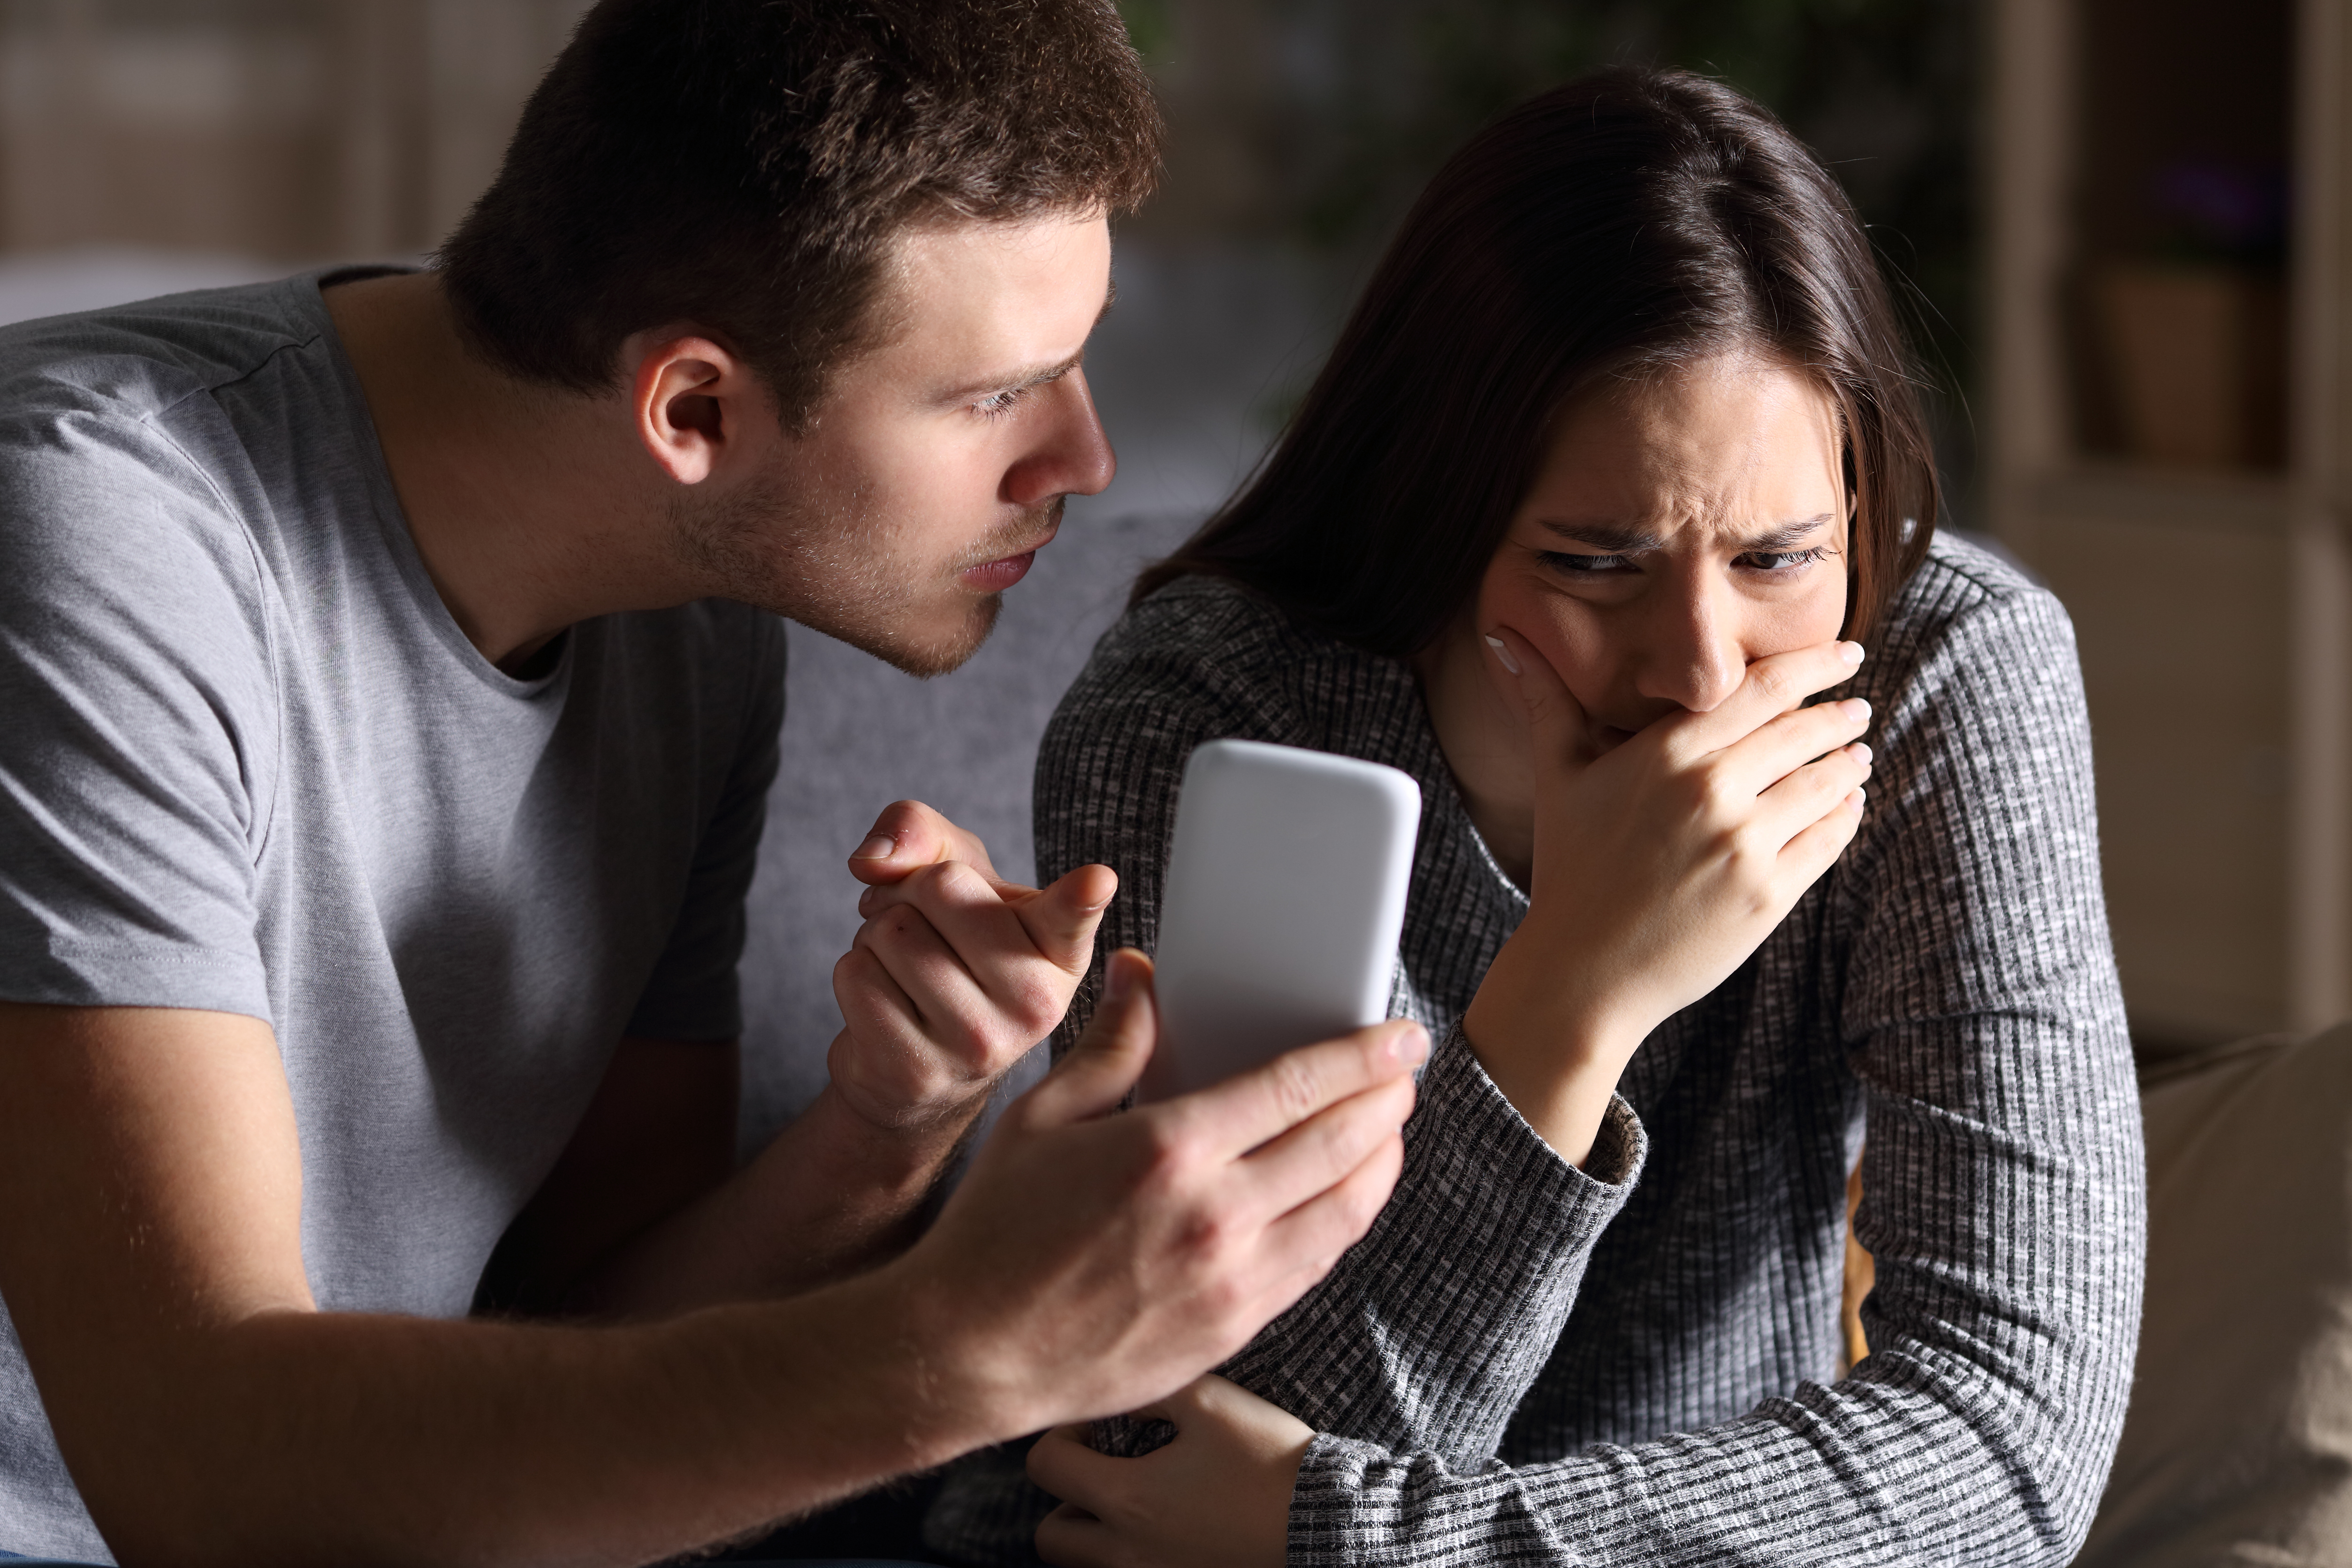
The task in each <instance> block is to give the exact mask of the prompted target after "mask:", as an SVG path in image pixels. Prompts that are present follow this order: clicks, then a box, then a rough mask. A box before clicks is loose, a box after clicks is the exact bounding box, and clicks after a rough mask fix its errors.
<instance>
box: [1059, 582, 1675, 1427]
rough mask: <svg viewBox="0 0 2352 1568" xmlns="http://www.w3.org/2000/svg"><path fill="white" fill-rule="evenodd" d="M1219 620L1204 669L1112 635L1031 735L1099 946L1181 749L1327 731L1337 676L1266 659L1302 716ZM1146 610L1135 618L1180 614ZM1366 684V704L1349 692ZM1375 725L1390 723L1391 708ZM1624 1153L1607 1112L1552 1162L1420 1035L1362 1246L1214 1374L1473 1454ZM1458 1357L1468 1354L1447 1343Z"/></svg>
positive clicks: (1251, 638) (1145, 928)
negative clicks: (1575, 1155) (1109, 871)
mask: <svg viewBox="0 0 2352 1568" xmlns="http://www.w3.org/2000/svg"><path fill="white" fill-rule="evenodd" d="M1240 608H1241V606H1239V605H1235V604H1234V603H1233V602H1231V601H1227V602H1224V603H1222V604H1214V603H1213V605H1211V606H1210V607H1208V609H1207V610H1206V613H1207V614H1209V615H1211V616H1217V615H1226V616H1233V618H1234V621H1235V623H1236V626H1235V633H1236V635H1235V637H1234V638H1233V639H1231V640H1230V641H1226V642H1223V647H1228V648H1230V650H1231V651H1232V653H1233V655H1234V658H1233V662H1232V664H1231V665H1230V666H1229V665H1228V664H1227V663H1226V662H1225V661H1224V660H1223V659H1221V658H1218V657H1216V651H1215V650H1216V649H1217V648H1218V647H1220V639H1216V638H1197V637H1196V638H1195V639H1193V640H1191V641H1188V642H1187V643H1185V644H1184V645H1183V650H1182V651H1181V652H1175V651H1162V652H1153V651H1144V650H1147V649H1149V648H1150V646H1151V645H1150V638H1149V637H1148V636H1131V637H1127V638H1120V639H1118V643H1117V644H1115V645H1114V646H1112V647H1108V648H1107V649H1106V654H1107V656H1108V657H1098V658H1097V659H1096V660H1095V661H1094V663H1093V664H1091V665H1090V666H1089V667H1088V669H1087V674H1086V675H1085V676H1084V677H1082V678H1081V679H1080V680H1079V682H1078V684H1077V685H1076V687H1074V688H1073V689H1071V692H1070V694H1069V696H1068V698H1067V699H1066V700H1065V701H1064V703H1063V705H1062V708H1061V710H1060V712H1059V713H1058V714H1057V715H1056V717H1055V721H1054V723H1053V724H1052V725H1051V726H1050V727H1049V728H1048V730H1047V732H1046V736H1045V743H1044V745H1043V747H1042V748H1041V750H1040V752H1039V753H1038V763H1037V781H1036V791H1035V796H1034V799H1035V802H1036V805H1035V826H1036V841H1037V861H1038V871H1039V875H1040V877H1041V878H1045V879H1050V878H1054V877H1058V876H1060V875H1062V874H1063V872H1065V871H1066V870H1068V869H1069V868H1072V867H1074V866H1077V865H1081V864H1084V863H1086V862H1087V861H1088V860H1100V861H1102V862H1103V863H1105V864H1108V865H1109V866H1110V867H1111V868H1113V869H1114V870H1116V871H1117V872H1118V875H1119V895H1118V898H1117V899H1116V900H1114V901H1113V904H1112V907H1111V909H1110V910H1108V912H1107V913H1106V915H1105V918H1104V922H1103V927H1102V934H1101V936H1100V937H1099V938H1098V939H1097V941H1098V952H1108V951H1109V950H1111V949H1112V948H1115V947H1119V946H1135V947H1140V948H1142V949H1144V950H1145V951H1146V952H1150V951H1152V950H1153V949H1154V947H1155V946H1156V943H1157V940H1158V935H1159V931H1158V919H1159V910H1160V889H1161V885H1162V881H1163V879H1164V876H1165V872H1166V856H1167V846H1168V845H1169V844H1170V843H1171V840H1172V838H1173V835H1174V825H1175V813H1176V808H1177V805H1178V795H1179V793H1180V792H1179V784H1180V783H1181V778H1182V774H1183V768H1184V763H1185V762H1186V760H1187V759H1188V758H1190V756H1191V755H1192V749H1193V748H1194V747H1195V746H1197V745H1199V744H1200V743H1201V742H1202V741H1206V740H1211V739H1217V738H1227V737H1238V738H1242V739H1249V740H1265V741H1274V742H1280V743H1285V744H1292V745H1298V744H1313V743H1316V742H1324V743H1326V744H1328V743H1331V742H1336V741H1338V740H1339V738H1340V735H1339V732H1337V731H1330V730H1325V729H1322V728H1320V727H1319V726H1318V722H1317V721H1318V719H1324V720H1328V718H1329V716H1330V713H1331V710H1333V709H1334V708H1338V707H1344V706H1347V704H1345V703H1342V702H1340V701H1339V700H1338V696H1339V683H1338V682H1335V681H1333V680H1329V679H1325V678H1324V676H1325V672H1324V671H1322V670H1319V669H1318V668H1314V665H1313V661H1311V660H1295V661H1282V662H1284V663H1286V668H1287V669H1288V670H1289V672H1290V673H1293V674H1295V675H1297V676H1298V677H1299V678H1300V679H1301V681H1302V683H1303V684H1304V686H1305V687H1306V688H1307V689H1308V690H1309V691H1311V692H1312V693H1313V694H1314V697H1315V698H1316V699H1317V700H1316V701H1315V702H1314V704H1313V706H1312V709H1311V710H1309V709H1308V707H1307V705H1306V704H1302V703H1300V702H1299V701H1297V700H1296V698H1295V696H1294V693H1293V692H1292V691H1291V690H1289V689H1286V688H1285V687H1284V686H1282V685H1278V684H1270V683H1268V682H1266V681H1265V680H1264V679H1262V678H1260V677H1259V675H1258V672H1259V670H1260V669H1261V668H1262V667H1263V665H1264V664H1265V663H1266V662H1269V661H1267V660H1266V659H1265V657H1264V656H1265V647H1264V640H1263V639H1264V637H1265V623H1264V617H1263V616H1262V615H1259V616H1252V615H1249V614H1246V613H1243V614H1235V611H1236V610H1238V609H1240ZM1152 610H1153V612H1155V613H1154V614H1152V615H1150V617H1149V618H1147V619H1146V620H1145V621H1144V622H1142V623H1140V624H1141V626H1147V627H1148V626H1150V625H1151V624H1152V621H1153V620H1158V619H1164V618H1170V617H1172V616H1175V615H1179V614H1181V611H1179V610H1177V609H1175V608H1174V607H1173V606H1169V605H1156V606H1153V607H1152ZM1253 634H1255V635H1253ZM1115 637H1116V634H1115ZM1204 645H1205V646H1204ZM1342 662H1343V663H1349V664H1353V663H1360V660H1346V661H1342ZM1358 685H1359V689H1358V691H1357V692H1356V695H1355V705H1357V706H1370V707H1371V708H1373V709H1375V710H1383V711H1380V712H1379V717H1381V719H1384V720H1387V721H1390V723H1389V725H1388V726H1387V727H1388V728H1394V727H1395V724H1396V723H1397V722H1398V721H1400V719H1401V717H1412V716H1400V715H1398V714H1396V713H1394V712H1392V711H1385V710H1387V709H1391V708H1393V707H1394V706H1396V705H1398V704H1409V705H1412V707H1413V708H1414V709H1415V710H1416V714H1417V705H1418V701H1419V699H1418V696H1417V694H1416V693H1415V691H1414V689H1412V686H1411V684H1410V683H1409V682H1404V683H1401V684H1395V685H1387V686H1384V685H1383V683H1378V682H1370V683H1358ZM1367 685H1369V686H1370V687H1371V688H1372V689H1373V691H1375V692H1377V693H1378V694H1377V695H1372V694H1370V693H1368V692H1366V691H1364V690H1363V689H1361V688H1362V687H1363V686H1367ZM1413 721H1415V722H1417V721H1418V720H1417V718H1414V719H1413ZM1341 729H1342V730H1345V731H1358V732H1360V726H1359V725H1354V724H1349V725H1344V726H1342V727H1341ZM1427 869H1428V868H1426V867H1424V868H1423V872H1424V874H1426V871H1427ZM1099 972H1100V966H1099V963H1097V967H1096V969H1095V971H1094V972H1093V973H1089V974H1088V976H1087V982H1086V985H1085V989H1084V993H1083V994H1082V995H1081V997H1080V998H1079V1000H1078V1002H1077V1003H1076V1005H1073V1006H1072V1007H1071V1009H1070V1013H1069V1016H1068V1017H1067V1018H1066V1020H1065V1022H1064V1024H1063V1029H1062V1034H1061V1035H1060V1036H1059V1037H1057V1038H1056V1041H1055V1047H1056V1049H1057V1051H1058V1050H1060V1049H1063V1048H1066V1047H1067V1045H1068V1043H1069V1041H1070V1040H1072V1039H1074V1038H1075V1037H1076V1031H1077V1030H1079V1029H1081V1028H1083V1027H1084V1026H1085V1022H1086V1020H1087V1018H1088V1017H1089V1016H1092V1013H1093V1009H1094V1002H1095V997H1096V994H1097V992H1096V985H1097V980H1098V977H1099ZM1643 1148H1644V1144H1643V1137H1642V1131H1641V1123H1640V1121H1639V1120H1638V1118H1636V1117H1635V1116H1634V1114H1633V1110H1632V1108H1631V1107H1629V1106H1627V1105H1626V1104H1625V1102H1624V1101H1623V1100H1615V1101H1613V1102H1612V1105H1611V1107H1610V1110H1609V1113H1608V1115H1607V1118H1606V1119H1605V1120H1604V1121H1603V1123H1602V1125H1601V1131H1600V1134H1599V1136H1598V1138H1597V1140H1596V1142H1595V1143H1594V1145H1593V1149H1592V1152H1591V1155H1590V1156H1589V1157H1588V1159H1587V1161H1586V1163H1585V1167H1584V1168H1583V1169H1581V1170H1580V1169H1578V1168H1577V1167H1575V1166H1572V1165H1570V1164H1569V1163H1567V1162H1566V1161H1564V1160H1562V1159H1561V1158H1560V1157H1559V1155H1558V1154H1557V1153H1555V1152H1553V1150H1552V1149H1551V1147H1550V1146H1549V1144H1547V1143H1545V1142H1543V1140H1542V1139H1541V1138H1540V1137H1538V1135H1537V1133H1536V1132H1535V1131H1534V1130H1533V1129H1532V1128H1530V1127H1529V1126H1528V1124H1527V1122H1526V1121H1525V1120H1523V1119H1522V1118H1521V1117H1520V1115H1519V1113H1518V1112H1517V1110H1514V1109H1513V1108H1512V1106H1511V1103H1510V1101H1509V1100H1507V1099H1505V1098H1504V1097H1503V1095H1502V1093H1501V1091H1500V1090H1498V1089H1496V1087H1495V1085H1494V1082H1493V1080H1492V1079H1489V1078H1487V1076H1486V1070H1485V1068H1482V1067H1480V1066H1479V1064H1478V1060H1477V1058H1476V1057H1475V1055H1473V1054H1472V1052H1471V1050H1470V1048H1469V1046H1468V1044H1467V1043H1466V1042H1465V1040H1464V1039H1463V1037H1462V1035H1461V1031H1460V1028H1459V1026H1453V1027H1451V1028H1450V1029H1442V1030H1441V1031H1440V1036H1439V1041H1438V1043H1437V1048H1436V1049H1435V1050H1434V1051H1433V1053H1432V1056H1431V1059H1430V1063H1429V1066H1428V1068H1426V1069H1425V1070H1424V1071H1423V1076H1422V1080H1421V1084H1420V1097H1419V1101H1418V1103H1417V1105H1416V1107H1415V1109H1414V1113H1413V1117H1412V1121H1411V1122H1409V1123H1408V1125H1407V1127H1406V1130H1405V1162H1404V1168H1403V1171H1402V1174H1401V1175H1400V1177H1399V1179H1398V1182H1397V1186H1396V1195H1395V1196H1394V1197H1393V1198H1392V1199H1391V1201H1390V1204H1389V1205H1388V1207H1387V1208H1386V1209H1385V1210H1383V1211H1382V1213H1381V1216H1380V1218H1379V1219H1378V1220H1377V1221H1376V1222H1375V1224H1374V1226H1373V1229H1372V1232H1371V1234H1370V1235H1369V1236H1368V1237H1366V1238H1365V1239H1364V1240H1363V1241H1362V1242H1360V1243H1359V1244H1358V1245H1357V1246H1356V1247H1354V1248H1352V1249H1350V1250H1349V1253H1348V1254H1347V1255H1346V1256H1345V1257H1343V1258H1341V1260H1340V1261H1339V1265H1338V1266H1337V1267H1336V1268H1334V1269H1333V1271H1332V1273H1331V1274H1330V1275H1329V1276H1328V1277H1327V1278H1326V1279H1324V1280H1323V1281H1322V1282H1321V1283H1319V1284H1318V1286H1317V1287H1316V1288H1315V1289H1313V1290H1312V1291H1310V1292H1309V1293H1308V1295H1307V1297H1306V1298H1305V1299H1304V1300H1301V1301H1300V1302H1299V1303H1298V1304H1297V1306H1295V1307H1294V1308H1293V1309H1292V1310H1290V1311H1289V1312H1287V1313H1286V1314H1285V1315H1284V1316H1283V1317H1281V1318H1279V1319H1277V1320H1276V1321H1275V1322H1274V1323H1272V1324H1271V1325H1269V1326H1268V1327H1267V1328H1266V1329H1265V1331H1263V1332H1262V1333H1261V1334H1260V1335H1259V1336H1258V1338H1257V1339H1256V1340H1255V1341H1254V1342H1252V1343H1251V1345H1250V1346H1249V1347H1248V1348H1247V1349H1245V1350H1244V1352H1242V1353H1241V1354H1240V1355H1239V1356H1237V1357H1236V1358H1234V1361H1233V1362H1232V1363H1229V1364H1227V1365H1226V1366H1224V1367H1223V1368H1221V1369H1220V1370H1221V1371H1222V1372H1223V1373H1224V1375H1226V1376H1228V1377H1230V1378H1232V1379H1233V1380H1234V1382H1236V1383H1238V1384H1241V1385H1242V1386H1243V1387H1244V1388H1247V1389H1249V1390H1250V1391H1251V1392H1253V1393H1255V1394H1259V1395H1261V1396H1262V1397H1264V1398H1266V1399H1269V1400H1271V1401H1273V1402H1274V1403H1275V1404H1276V1405H1281V1406H1282V1407H1283V1408H1284V1409H1286V1410H1288V1411H1289V1412H1291V1413H1292V1414H1293V1415H1297V1416H1298V1417H1299V1418H1300V1419H1301V1420H1303V1421H1306V1422H1307V1423H1309V1424H1310V1425H1312V1426H1317V1427H1318V1428H1319V1429H1323V1430H1329V1431H1339V1432H1348V1433H1350V1434H1353V1435H1356V1436H1368V1437H1375V1438H1377V1439H1379V1440H1381V1441H1384V1442H1391V1443H1395V1444H1400V1445H1411V1446H1413V1447H1429V1448H1432V1449H1433V1450H1435V1451H1436V1452H1439V1453H1441V1454H1444V1455H1446V1456H1448V1457H1449V1458H1452V1459H1454V1460H1455V1461H1456V1462H1468V1463H1476V1462H1478V1461H1480V1460H1483V1459H1484V1458H1487V1457H1489V1456H1491V1455H1492V1454H1493V1453H1494V1451H1495V1447H1496V1444H1497V1443H1498V1442H1499V1441H1500V1440H1501V1438H1502V1435H1503V1430H1504V1428H1505V1426H1507V1424H1508V1423H1509V1420H1510V1417H1511V1414H1512V1412H1513V1411H1514V1410H1515V1409H1516V1408H1517V1405H1518V1403H1519V1400H1520V1399H1521V1398H1522V1397H1523V1396H1524V1395H1525V1394H1526V1393H1527V1391H1528V1386H1529V1385H1530V1384H1532V1383H1533V1382H1534V1381H1535V1379H1536V1376H1537V1374H1538V1373H1540V1372H1541V1371H1542V1370H1543V1365H1544V1361H1545V1358H1546V1356H1547V1355H1548V1354H1549V1352H1550V1349H1551V1344H1552V1342H1553V1340H1554V1339H1556V1338H1557V1337H1558V1335H1559V1327H1560V1324H1561V1323H1562V1322H1564V1321H1566V1319H1567V1316H1568V1313H1569V1310H1570V1308H1571V1307H1572V1306H1573V1305H1574V1303H1575V1299H1576V1289H1577V1284H1578V1281H1579V1280H1580V1279H1581V1278H1582V1276H1583V1272H1584V1267H1585V1263H1586V1261H1587V1259H1588V1258H1590V1257H1591V1250H1592V1247H1593V1245H1594V1243H1595V1242H1596V1241H1597V1240H1598V1239H1599V1237H1600V1236H1601V1232H1602V1231H1603V1229H1605V1228H1606V1226H1608V1224H1609V1222H1610V1221H1611V1220H1612V1218H1614V1217H1615V1216H1616V1215H1617V1213H1618V1211H1619V1210H1620V1209H1621V1208H1622V1207H1623V1205H1624V1201H1625V1197H1626V1194H1628V1192H1630V1191H1631V1189H1632V1187H1633V1182H1634V1180H1635V1177H1636V1175H1637V1174H1638V1173H1639V1170H1640V1166H1641V1160H1642V1154H1643ZM1465 1345H1473V1346H1477V1347H1479V1349H1478V1351H1477V1353H1475V1354H1466V1355H1465V1354H1463V1353H1461V1348H1462V1347H1463V1346H1465ZM1098 1440H1100V1441H1102V1442H1103V1443H1104V1445H1105V1446H1106V1447H1109V1448H1110V1449H1111V1450H1112V1451H1114V1452H1137V1451H1141V1450H1143V1449H1146V1448H1148V1447H1150V1446H1151V1445H1152V1435H1151V1434H1150V1432H1149V1431H1148V1430H1138V1429H1136V1428H1134V1427H1133V1426H1131V1425H1130V1424H1128V1423H1123V1422H1108V1423H1105V1424H1103V1428H1102V1432H1101V1436H1100V1438H1099V1439H1098Z"/></svg>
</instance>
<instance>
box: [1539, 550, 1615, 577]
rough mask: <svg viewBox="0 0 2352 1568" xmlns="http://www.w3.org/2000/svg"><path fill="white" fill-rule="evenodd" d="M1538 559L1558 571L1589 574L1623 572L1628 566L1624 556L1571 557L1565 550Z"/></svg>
mask: <svg viewBox="0 0 2352 1568" xmlns="http://www.w3.org/2000/svg"><path fill="white" fill-rule="evenodd" d="M1538 559H1540V560H1541V561H1542V562H1543V563H1544V564H1545V565H1547V566H1549V567H1552V568H1553V569H1554V570H1556V571H1560V572H1581V573H1585V574H1591V573H1595V572H1619V571H1622V570H1623V569H1624V568H1625V566H1626V564H1627V563H1626V558H1625V557H1624V556H1622V555H1571V554H1570V553H1569V552H1566V551H1563V550H1547V551H1544V552H1541V554H1540V555H1539V557H1538Z"/></svg>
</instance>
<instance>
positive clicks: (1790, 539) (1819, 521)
mask: <svg viewBox="0 0 2352 1568" xmlns="http://www.w3.org/2000/svg"><path fill="white" fill-rule="evenodd" d="M1835 521H1837V517H1836V514H1834V513H1832V512H1826V511H1825V512H1823V513H1822V514H1821V515H1820V516H1819V517H1808V518H1804V519H1801V521H1796V522H1784V523H1782V524H1780V526H1779V527H1778V528H1770V529H1767V530H1765V531H1763V532H1762V533H1759V534H1756V535H1754V536H1753V537H1751V538H1748V539H1743V540H1739V541H1737V542H1736V548H1737V549H1738V552H1739V553H1740V554H1742V555H1746V554H1749V553H1751V552H1752V553H1755V554H1759V555H1769V554H1771V553H1772V552H1775V551H1779V550H1787V549H1789V548H1790V547H1791V546H1793V545H1798V544H1802V543H1803V542H1805V540H1806V539H1807V537H1808V536H1810V535H1811V533H1812V532H1813V531H1815V530H1817V529H1819V528H1822V527H1823V526H1824V525H1826V524H1828V523H1832V522H1835Z"/></svg>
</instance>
